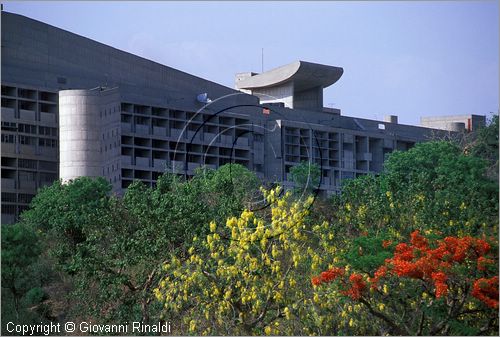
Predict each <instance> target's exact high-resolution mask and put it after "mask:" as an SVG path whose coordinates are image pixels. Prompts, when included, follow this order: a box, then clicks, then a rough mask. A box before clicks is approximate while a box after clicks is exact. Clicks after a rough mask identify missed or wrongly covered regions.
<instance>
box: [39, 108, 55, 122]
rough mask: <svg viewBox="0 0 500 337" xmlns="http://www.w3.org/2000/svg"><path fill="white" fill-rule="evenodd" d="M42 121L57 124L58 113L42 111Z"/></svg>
mask: <svg viewBox="0 0 500 337" xmlns="http://www.w3.org/2000/svg"><path fill="white" fill-rule="evenodd" d="M40 121H41V122H44V123H50V124H55V123H56V115H55V114H53V113H48V112H43V111H42V112H40Z"/></svg>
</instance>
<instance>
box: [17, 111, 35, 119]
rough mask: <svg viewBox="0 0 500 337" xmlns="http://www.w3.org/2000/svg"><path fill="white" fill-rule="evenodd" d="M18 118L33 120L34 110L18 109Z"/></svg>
mask: <svg viewBox="0 0 500 337" xmlns="http://www.w3.org/2000/svg"><path fill="white" fill-rule="evenodd" d="M19 118H20V119H24V120H29V121H34V120H35V112H34V111H32V110H24V109H19Z"/></svg>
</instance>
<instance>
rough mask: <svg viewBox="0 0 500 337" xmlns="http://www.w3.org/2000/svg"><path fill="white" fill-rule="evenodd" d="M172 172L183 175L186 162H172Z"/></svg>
mask: <svg viewBox="0 0 500 337" xmlns="http://www.w3.org/2000/svg"><path fill="white" fill-rule="evenodd" d="M171 164H172V171H173V172H174V173H182V172H184V162H183V161H179V160H172V162H171Z"/></svg>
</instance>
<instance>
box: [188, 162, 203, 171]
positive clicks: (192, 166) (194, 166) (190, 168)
mask: <svg viewBox="0 0 500 337" xmlns="http://www.w3.org/2000/svg"><path fill="white" fill-rule="evenodd" d="M200 166H201V164H199V163H188V171H194V170H195V169H197V168H198V167H200Z"/></svg>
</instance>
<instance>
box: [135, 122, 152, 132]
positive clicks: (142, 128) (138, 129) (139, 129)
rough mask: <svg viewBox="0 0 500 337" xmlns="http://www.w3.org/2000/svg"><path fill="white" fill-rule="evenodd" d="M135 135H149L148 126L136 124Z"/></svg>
mask: <svg viewBox="0 0 500 337" xmlns="http://www.w3.org/2000/svg"><path fill="white" fill-rule="evenodd" d="M135 133H136V134H138V135H149V126H148V125H143V124H136V126H135Z"/></svg>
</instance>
